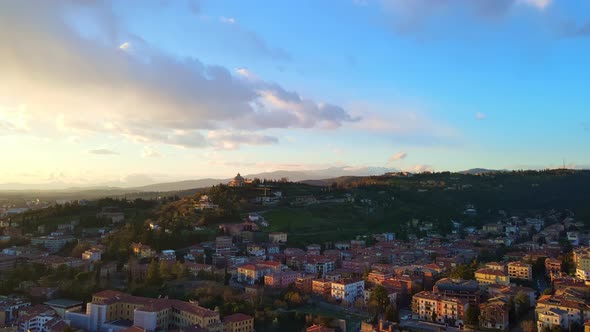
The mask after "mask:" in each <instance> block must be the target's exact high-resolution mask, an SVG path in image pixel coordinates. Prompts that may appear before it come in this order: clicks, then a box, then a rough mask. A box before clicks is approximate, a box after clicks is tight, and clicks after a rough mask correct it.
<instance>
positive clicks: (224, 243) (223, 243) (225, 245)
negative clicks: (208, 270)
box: [215, 236, 234, 254]
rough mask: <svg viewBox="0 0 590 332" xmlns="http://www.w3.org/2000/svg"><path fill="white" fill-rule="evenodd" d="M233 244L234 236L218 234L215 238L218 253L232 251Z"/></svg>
mask: <svg viewBox="0 0 590 332" xmlns="http://www.w3.org/2000/svg"><path fill="white" fill-rule="evenodd" d="M233 246H234V245H233V238H232V237H231V236H218V237H216V238H215V252H216V253H218V254H220V253H224V252H230V251H231V250H232V248H233Z"/></svg>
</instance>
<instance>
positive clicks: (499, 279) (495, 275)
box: [475, 268, 510, 286]
mask: <svg viewBox="0 0 590 332" xmlns="http://www.w3.org/2000/svg"><path fill="white" fill-rule="evenodd" d="M475 280H477V282H479V285H480V286H484V285H491V284H498V285H508V284H510V278H509V277H508V276H507V275H506V273H504V271H501V270H496V269H490V268H485V269H479V270H477V271H475Z"/></svg>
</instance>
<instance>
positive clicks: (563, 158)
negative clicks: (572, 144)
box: [563, 158, 565, 169]
mask: <svg viewBox="0 0 590 332" xmlns="http://www.w3.org/2000/svg"><path fill="white" fill-rule="evenodd" d="M563 169H565V158H563Z"/></svg>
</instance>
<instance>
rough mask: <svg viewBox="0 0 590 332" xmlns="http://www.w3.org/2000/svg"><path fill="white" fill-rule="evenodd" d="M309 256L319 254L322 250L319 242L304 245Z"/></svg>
mask: <svg viewBox="0 0 590 332" xmlns="http://www.w3.org/2000/svg"><path fill="white" fill-rule="evenodd" d="M306 250H307V254H308V255H309V256H319V255H320V254H321V251H322V246H320V245H319V244H310V245H308V246H307V247H306Z"/></svg>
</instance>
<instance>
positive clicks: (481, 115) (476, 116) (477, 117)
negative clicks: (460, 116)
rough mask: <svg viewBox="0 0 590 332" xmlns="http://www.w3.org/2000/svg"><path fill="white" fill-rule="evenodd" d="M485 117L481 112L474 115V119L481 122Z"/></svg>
mask: <svg viewBox="0 0 590 332" xmlns="http://www.w3.org/2000/svg"><path fill="white" fill-rule="evenodd" d="M486 117H487V116H486V115H485V114H484V113H482V112H477V113H475V118H476V119H477V120H483V119H485V118H486Z"/></svg>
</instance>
